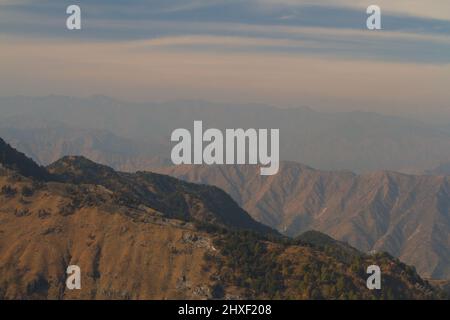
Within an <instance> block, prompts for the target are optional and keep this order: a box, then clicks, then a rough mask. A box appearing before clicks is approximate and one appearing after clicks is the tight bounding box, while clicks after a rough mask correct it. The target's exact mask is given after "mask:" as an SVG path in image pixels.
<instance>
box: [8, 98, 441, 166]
mask: <svg viewBox="0 0 450 320" xmlns="http://www.w3.org/2000/svg"><path fill="white" fill-rule="evenodd" d="M194 120H202V121H203V124H204V126H205V127H214V128H218V129H225V128H277V129H280V139H281V150H280V155H281V159H282V160H291V161H295V162H299V163H305V164H308V165H310V166H313V167H315V168H319V169H323V170H336V169H338V170H341V169H345V170H351V171H355V172H366V171H372V170H382V169H387V170H396V171H399V170H401V171H403V172H423V171H424V170H428V169H430V168H435V167H437V166H438V165H440V164H441V163H446V162H450V131H448V130H445V129H443V127H434V126H432V125H428V124H424V123H420V122H418V121H414V120H408V119H403V118H399V117H392V116H384V115H380V114H376V113H368V112H337V113H324V112H317V111H314V110H312V109H309V108H305V107H302V108H300V107H299V108H295V109H280V108H275V107H271V106H265V105H227V104H219V103H211V102H204V101H176V102H167V103H130V102H123V101H119V100H115V99H111V98H108V97H104V96H94V97H91V98H86V99H81V98H70V97H64V96H48V97H10V98H0V134H1V135H2V136H4V137H7V138H8V139H9V140H10V141H11V142H13V143H14V145H15V146H18V147H21V148H22V150H26V151H27V152H29V154H30V156H32V157H33V158H34V159H36V160H37V161H40V162H41V163H42V164H48V163H50V162H52V161H54V160H56V159H57V158H58V157H60V156H64V155H67V153H69V152H70V153H71V154H78V155H85V156H89V157H92V159H95V160H97V161H100V162H102V163H104V164H108V165H110V166H113V167H114V168H116V169H120V170H127V171H135V170H143V169H152V168H153V167H154V161H155V157H157V159H159V160H156V161H157V162H158V161H165V160H164V159H170V150H171V144H170V134H171V133H172V131H173V130H174V129H176V128H188V129H190V128H192V126H193V122H194ZM29 137H32V139H29Z"/></svg>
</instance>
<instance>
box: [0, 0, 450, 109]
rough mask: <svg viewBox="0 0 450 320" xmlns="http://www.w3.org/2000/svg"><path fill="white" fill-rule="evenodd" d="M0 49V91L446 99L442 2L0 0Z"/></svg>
mask: <svg viewBox="0 0 450 320" xmlns="http://www.w3.org/2000/svg"><path fill="white" fill-rule="evenodd" d="M70 4H78V5H80V7H81V9H82V26H83V28H82V30H81V31H68V30H66V29H65V19H66V17H67V16H66V14H65V9H66V7H67V6H68V5H70ZM370 4H378V5H379V6H380V7H381V9H382V27H383V30H381V31H369V30H366V29H365V23H366V18H367V15H366V13H365V10H366V8H367V6H368V5H370ZM0 49H1V50H2V51H3V52H4V53H5V55H4V58H3V59H2V61H0V68H3V70H4V72H2V73H1V74H0V85H2V89H0V94H1V95H12V94H51V93H64V94H74V95H76V93H80V94H90V93H101V94H116V95H117V94H118V95H120V96H121V97H124V98H136V99H140V100H142V99H144V100H145V99H163V100H164V99H170V98H199V99H215V100H224V99H228V98H229V97H230V96H234V97H235V98H236V99H237V100H239V101H246V102H250V101H254V100H257V102H268V103H274V104H283V105H293V104H296V103H300V102H299V101H301V102H302V103H301V104H308V105H317V106H318V107H324V108H331V107H332V106H333V104H334V105H336V106H338V107H343V106H347V107H348V108H350V109H351V108H353V109H370V110H371V109H373V108H377V106H378V107H379V108H380V109H383V108H384V109H392V106H389V104H393V103H395V104H396V105H398V108H403V109H402V110H404V109H405V108H407V107H409V108H410V109H411V110H414V112H417V111H420V110H419V109H420V108H421V106H422V105H423V103H424V102H425V101H427V102H429V101H430V99H431V98H433V101H432V103H431V104H432V107H433V108H435V109H436V110H437V111H439V110H441V111H442V110H445V109H446V108H448V107H449V106H448V101H450V97H449V96H448V95H447V93H446V91H447V90H445V86H444V84H443V82H446V81H449V80H450V76H449V72H448V71H449V70H450V69H449V68H450V67H449V64H450V1H448V0H428V1H426V0H423V1H421V0H395V1H392V0H378V1H366V0H353V1H350V0H340V1H338V0H328V1H327V0H315V1H312V0H246V1H243V0H240V1H239V0H226V1H224V0H184V1H182V0H173V1H169V0H153V1H144V0H131V1H125V0H115V1H99V0H90V1H56V0H54V1H49V0H39V1H34V0H14V1H13V0H0ZM94 67H95V68H97V70H96V73H93V72H94V71H93V68H94ZM33 69H35V70H34V71H35V72H33ZM62 69H66V70H67V72H63V70H62ZM112 69H114V70H112ZM207 69H208V70H209V72H208V70H207ZM358 70H360V72H358ZM68 72H71V75H70V76H69V75H68ZM36 73H39V76H37V75H36ZM149 73H150V74H151V75H149ZM312 73H313V74H312ZM264 76H266V77H267V78H268V79H269V78H270V79H272V81H269V80H268V79H261V77H264ZM369 77H374V78H375V77H376V79H378V81H375V80H374V79H368V78H369ZM264 78H265V77H264ZM93 79H94V80H95V83H92V81H94V80H93ZM342 79H343V80H344V81H342ZM424 81H425V83H427V84H429V85H430V88H427V89H426V90H424V89H423V87H422V86H421V83H424ZM383 83H384V85H383ZM102 84H103V85H102ZM375 85H376V86H377V87H376V88H375V87H374V86H375ZM393 85H397V86H398V88H397V89H398V90H393V89H392V86H393ZM297 86H298V87H297ZM300 87H301V88H300ZM268 89H271V90H270V94H269V92H267V91H268ZM94 90H97V91H98V92H94ZM419 94H421V96H417V95H419ZM364 101H366V102H367V101H369V103H366V105H365V106H362V103H363V102H364ZM394 109H395V108H394Z"/></svg>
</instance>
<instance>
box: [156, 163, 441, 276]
mask: <svg viewBox="0 0 450 320" xmlns="http://www.w3.org/2000/svg"><path fill="white" fill-rule="evenodd" d="M158 171H159V172H161V173H165V174H170V175H172V176H174V177H177V178H180V179H183V180H186V181H190V182H195V183H205V184H209V185H215V186H217V187H219V188H221V189H223V190H225V191H226V192H228V193H229V194H230V195H231V196H232V197H233V198H234V199H235V200H236V201H237V202H238V203H239V204H240V205H241V206H242V207H243V208H244V209H245V210H246V211H247V212H249V213H250V214H251V215H252V217H253V218H254V219H256V220H258V221H260V222H262V223H264V224H266V225H268V226H271V227H273V228H276V229H277V230H279V231H280V232H282V233H284V234H286V235H289V236H296V235H299V234H301V233H302V232H305V231H307V230H311V229H313V230H318V231H321V232H324V233H326V234H328V235H330V236H332V237H333V238H335V239H338V240H341V241H344V242H348V243H349V244H350V245H352V246H354V247H356V248H357V249H359V250H362V251H364V252H369V251H386V252H389V253H390V254H392V255H393V256H396V257H398V258H399V259H400V260H402V261H404V262H406V263H408V264H411V265H413V266H415V267H416V268H417V270H418V271H419V273H420V274H421V275H422V276H424V277H427V278H434V279H450V238H449V235H450V177H448V176H433V175H407V174H401V173H396V172H390V171H379V172H373V173H366V174H360V175H357V174H354V173H352V172H348V171H322V170H316V169H313V168H310V167H308V166H305V165H301V164H298V163H294V162H284V163H281V165H280V171H279V173H278V174H277V175H275V176H273V177H261V176H260V175H259V174H258V168H257V167H256V166H173V167H169V168H162V169H160V170H158Z"/></svg>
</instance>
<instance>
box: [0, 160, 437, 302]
mask: <svg viewBox="0 0 450 320" xmlns="http://www.w3.org/2000/svg"><path fill="white" fill-rule="evenodd" d="M49 171H50V172H51V175H50V179H48V180H46V181H44V180H41V179H37V178H35V177H32V176H31V177H24V176H23V175H21V174H20V173H19V172H18V171H17V170H13V169H10V168H8V167H6V166H4V165H2V166H1V167H0V190H1V192H0V298H4V299H46V298H50V299H79V298H83V299H175V298H180V299H207V298H242V299H245V298H282V299H308V298H314V299H320V298H327V299H346V298H349V299H356V298H363V299H373V298H378V299H393V298H403V299H429V298H442V297H444V294H443V292H441V291H439V290H437V289H434V288H433V287H432V286H430V285H429V284H428V283H427V282H426V281H424V280H422V279H421V278H420V277H419V276H418V275H417V273H416V272H415V271H414V268H411V267H408V266H406V265H404V264H402V263H400V262H399V261H398V260H396V259H394V258H392V257H390V256H389V255H387V254H381V253H380V254H376V255H366V254H362V253H360V252H358V251H357V250H355V249H353V248H351V247H349V246H347V245H345V244H342V243H339V242H336V241H334V240H333V239H331V238H329V237H326V236H324V235H322V234H320V233H308V234H306V235H303V236H302V237H299V238H297V239H293V240H289V239H287V238H284V237H281V236H279V235H278V234H277V233H276V232H274V231H271V230H270V229H269V228H266V227H263V226H261V225H260V224H258V223H257V222H254V221H253V220H251V219H250V220H249V216H248V215H247V213H246V212H245V211H244V210H242V209H240V208H239V207H238V206H237V205H236V204H234V202H233V201H232V200H231V198H230V197H228V196H227V195H226V194H225V193H224V192H222V191H220V190H219V189H217V188H214V187H208V186H199V185H194V184H190V183H185V182H182V181H179V180H176V179H174V178H170V177H166V176H162V175H157V174H149V173H137V174H135V175H132V174H123V173H120V172H115V171H114V170H112V169H110V168H108V167H105V166H101V165H98V164H95V163H93V162H91V161H89V160H87V159H85V158H79V157H67V158H64V159H61V160H60V161H58V162H56V163H55V164H53V165H52V166H50V168H49ZM180 208H182V210H180ZM241 223H242V225H241ZM72 264H76V265H79V266H80V268H81V271H82V289H81V290H74V291H70V290H68V289H66V287H65V285H64V281H65V278H66V275H65V269H66V267H67V266H68V265H72ZM371 264H377V265H379V266H380V267H381V270H382V290H379V291H370V290H368V289H367V288H366V278H367V275H366V274H365V268H366V267H367V266H368V265H371Z"/></svg>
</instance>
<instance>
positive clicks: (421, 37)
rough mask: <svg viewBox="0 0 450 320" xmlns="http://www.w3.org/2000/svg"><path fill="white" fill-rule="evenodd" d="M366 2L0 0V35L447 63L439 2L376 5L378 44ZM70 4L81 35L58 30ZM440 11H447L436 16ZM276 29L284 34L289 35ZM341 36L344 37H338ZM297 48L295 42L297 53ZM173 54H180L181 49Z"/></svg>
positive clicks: (445, 20)
mask: <svg viewBox="0 0 450 320" xmlns="http://www.w3.org/2000/svg"><path fill="white" fill-rule="evenodd" d="M364 2H366V4H367V5H369V4H372V3H373V1H360V4H358V5H355V4H354V3H358V1H346V0H342V1H302V0H299V1H294V0H279V1H276V0H247V1H242V0H240V1H239V0H226V1H222V0H184V1H182V0H172V1H170V0H169V1H167V0H165V1H164V0H150V1H144V0H134V1H133V0H132V1H124V0H115V1H99V0H94V1H92V0H91V1H49V0H40V1H31V0H30V1H27V0H16V1H9V0H3V1H0V17H1V19H0V33H1V34H3V35H10V36H16V37H43V38H54V39H64V38H67V37H68V36H69V37H70V38H71V39H74V38H76V39H79V40H84V41H130V40H143V39H159V38H167V37H183V36H215V37H243V38H246V39H248V38H252V39H256V40H260V39H265V40H270V39H285V40H287V39H288V40H291V41H292V42H291V43H290V45H282V44H281V43H280V42H278V43H277V42H274V43H273V44H270V43H269V42H268V41H266V42H264V45H255V44H253V45H251V46H246V45H245V44H243V43H240V44H239V45H236V46H235V47H234V48H232V49H233V50H234V51H239V50H243V51H249V50H259V51H261V52H262V51H280V52H291V53H306V54H325V55H329V54H332V55H334V56H339V57H344V58H345V57H347V58H367V59H381V60H400V61H414V62H418V63H421V62H424V63H449V62H450V61H449V60H450V54H448V53H449V52H450V18H449V17H446V15H443V14H441V13H440V11H445V10H446V9H449V10H450V8H449V7H448V5H445V2H444V1H440V0H436V1H421V2H420V3H423V4H425V3H427V6H431V7H433V6H436V8H437V9H435V10H434V11H432V12H435V14H433V13H428V14H424V13H423V12H424V11H425V10H423V9H421V7H420V6H419V7H418V8H417V9H415V10H414V6H416V7H417V6H418V5H417V4H414V2H416V3H417V1H414V0H413V1H402V0H397V1H390V2H403V3H405V4H404V5H403V6H404V10H403V11H402V10H401V9H399V8H398V7H399V5H398V4H397V6H392V5H390V4H389V3H390V2H387V1H384V2H387V3H388V4H386V5H385V6H381V5H380V6H381V8H382V10H383V11H382V12H383V16H382V18H383V20H382V23H383V29H384V30H383V32H384V34H382V33H383V32H379V35H377V36H375V35H373V34H369V32H368V31H367V30H365V21H366V14H365V10H364V8H365V5H364ZM434 2H436V3H437V5H435V4H433V3H434ZM1 3H3V4H1ZM408 3H413V4H411V5H408ZM69 4H78V5H80V7H81V8H82V13H83V28H84V29H83V31H82V32H78V33H72V34H68V33H67V30H65V29H64V28H63V26H64V20H65V15H64V11H65V8H66V7H67V6H68V5H69ZM346 4H347V5H346ZM442 4H444V5H445V7H442V9H441V10H439V6H442ZM422 6H424V5H422ZM411 7H412V9H411ZM400 8H401V6H400ZM449 15H450V14H449ZM258 26H259V27H260V28H259V29H258V28H257V27H258ZM282 27H286V28H287V27H289V28H290V30H289V29H288V30H285V29H283V28H282ZM294 28H311V29H319V28H320V29H321V32H320V34H317V33H314V32H313V31H312V30H308V32H300V31H301V30H297V31H298V32H294V31H295V29H294ZM323 29H328V30H329V34H328V35H327V34H324V32H323V31H324V30H323ZM348 30H354V31H360V33H359V34H357V35H356V34H355V33H353V34H351V35H349V34H348V32H345V31H348ZM339 31H342V32H341V34H339V33H338V32H339ZM386 35H391V36H390V37H387V36H386ZM305 40H306V41H307V42H305ZM295 41H298V43H297V45H296V44H295V43H294V42H295ZM317 43H319V44H320V45H316V44H317ZM166 45H167V46H169V45H170V44H169V43H166ZM173 46H174V47H178V49H183V48H180V44H179V43H175V44H174V45H173ZM184 46H185V49H188V50H193V49H195V48H197V49H199V50H208V49H213V50H220V49H223V50H229V49H230V48H229V46H225V47H223V48H221V46H220V45H219V44H218V43H213V44H211V45H210V46H208V43H201V44H195V43H194V44H191V45H188V44H186V43H185V44H184Z"/></svg>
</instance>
